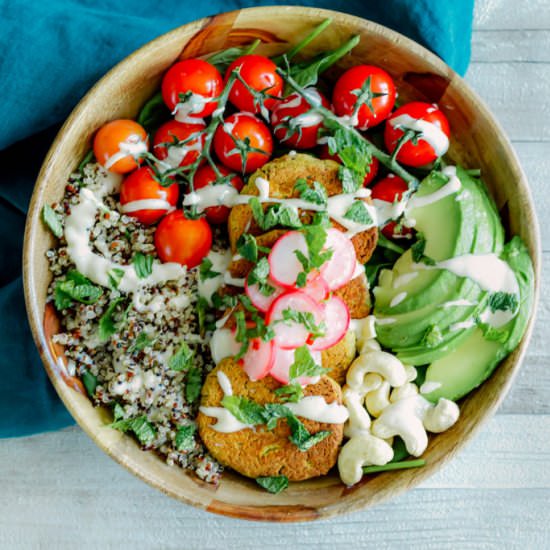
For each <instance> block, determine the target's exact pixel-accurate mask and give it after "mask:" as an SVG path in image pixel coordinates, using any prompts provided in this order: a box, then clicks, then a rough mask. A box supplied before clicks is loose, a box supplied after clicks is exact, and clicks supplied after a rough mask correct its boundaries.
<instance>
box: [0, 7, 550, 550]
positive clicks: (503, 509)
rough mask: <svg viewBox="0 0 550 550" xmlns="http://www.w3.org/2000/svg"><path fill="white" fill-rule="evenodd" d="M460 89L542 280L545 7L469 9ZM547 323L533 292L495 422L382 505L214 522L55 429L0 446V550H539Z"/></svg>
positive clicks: (545, 518) (549, 90)
mask: <svg viewBox="0 0 550 550" xmlns="http://www.w3.org/2000/svg"><path fill="white" fill-rule="evenodd" d="M457 1H460V0H457ZM466 79H467V80H468V82H469V83H470V84H471V85H472V86H473V87H474V88H475V89H476V90H477V91H478V92H479V94H480V95H481V96H482V97H483V98H484V99H485V101H486V102H487V103H488V104H489V106H490V107H491V108H492V110H493V111H494V113H495V115H496V116H497V118H498V119H499V120H500V122H501V123H502V125H503V126H504V128H505V130H506V131H507V132H508V134H509V136H510V137H511V139H512V141H513V142H514V145H515V147H516V150H517V152H518V154H519V156H520V159H521V161H522V163H523V166H524V168H525V170H526V172H527V175H528V177H529V180H530V183H531V188H532V190H533V194H534V197H535V201H536V204H537V208H538V212H539V216H540V219H541V220H542V221H543V225H542V228H541V230H542V242H543V250H544V263H543V271H544V269H545V268H546V269H550V245H548V242H550V228H549V227H548V224H547V223H546V222H547V220H548V217H549V215H550V199H549V197H548V194H549V193H550V183H549V181H550V122H549V119H550V0H530V1H529V2H516V1H515V0H478V5H477V10H476V20H475V32H474V36H473V54H472V65H471V67H470V70H469V72H468V75H467V78H466ZM549 323H550V287H549V286H548V282H547V281H543V286H542V300H541V304H540V307H539V311H538V322H537V327H536V330H535V334H534V337H533V340H532V343H531V347H530V350H529V353H528V355H527V359H526V361H525V363H524V366H523V369H522V370H521V373H520V374H519V376H518V378H517V381H516V383H515V385H514V387H513V389H512V391H511V392H510V394H509V396H508V397H507V398H506V400H505V402H504V404H503V405H502V407H501V409H500V411H499V413H498V414H497V415H496V417H495V418H494V419H493V420H492V421H491V422H489V424H488V425H487V427H486V428H485V430H483V431H482V433H481V434H480V435H479V436H478V437H477V438H476V439H475V440H474V441H473V442H472V443H471V444H470V445H469V447H468V448H467V449H466V450H465V451H464V452H463V453H462V454H461V455H460V456H459V457H458V458H457V459H455V460H454V461H453V462H452V463H451V464H449V465H448V466H447V467H446V468H444V470H442V471H441V472H440V473H439V474H438V475H436V476H434V477H432V478H431V479H430V480H429V481H428V482H427V483H424V484H423V485H422V486H420V487H419V488H418V489H416V490H414V491H411V492H409V493H407V494H405V495H404V496H401V497H400V498H397V499H396V500H394V501H393V502H390V503H387V504H385V505H383V506H380V507H378V508H375V509H373V510H367V511H365V512H359V513H355V514H351V515H348V516H344V517H340V518H335V519H333V520H330V521H324V522H319V523H313V524H292V525H269V524H265V523H250V522H241V521H237V520H231V519H225V518H221V517H218V516H214V515H211V514H207V513H205V512H201V511H199V510H195V509H193V508H191V507H188V506H185V505H183V504H180V503H178V502H175V501H173V500H171V499H169V498H168V497H165V496H163V495H162V494H160V493H158V492H156V491H155V490H153V489H151V488H149V487H148V486H147V485H145V484H144V483H142V482H141V481H138V480H137V479H136V478H134V477H133V476H132V475H130V474H129V473H128V472H126V471H125V470H124V469H123V468H122V467H120V466H118V465H117V464H116V463H115V462H113V461H112V460H111V459H109V458H108V457H107V456H106V455H104V454H103V453H102V452H101V451H100V450H99V449H98V448H96V447H95V446H94V444H93V443H92V441H91V440H89V439H88V438H87V437H86V436H85V435H84V434H83V433H82V432H81V430H80V429H78V428H69V429H67V430H64V431H61V432H57V433H52V434H46V435H39V436H35V437H29V438H24V439H18V440H7V441H0V491H1V492H0V548H1V549H2V550H3V549H14V548H17V549H18V548H48V549H49V548H55V549H57V548H79V549H82V548H102V549H108V548H117V549H118V548H132V549H138V548H163V549H166V548H186V549H188V548H200V549H205V548H224V549H229V548H239V549H240V550H244V549H246V548H262V549H264V550H267V549H268V548H283V547H286V548H294V547H296V546H298V545H299V544H303V545H304V546H305V545H308V546H314V545H315V546H316V547H317V548H331V549H337V548H365V547H367V545H368V546H369V548H373V549H377V550H378V549H384V548H399V549H403V548H407V549H409V548H419V549H429V548H434V549H438V550H440V549H444V548H449V549H451V548H452V549H456V548H482V549H488V548H495V549H496V548H499V549H500V548H521V549H522V550H527V549H537V550H538V549H541V550H542V549H547V548H550V343H549V342H548V336H549V334H548V330H547V329H546V326H547V325H548V324H549Z"/></svg>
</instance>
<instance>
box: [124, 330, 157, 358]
mask: <svg viewBox="0 0 550 550" xmlns="http://www.w3.org/2000/svg"><path fill="white" fill-rule="evenodd" d="M154 342H155V339H154V338H151V337H150V336H149V335H148V334H147V333H146V332H140V333H139V334H138V337H137V338H136V339H135V341H134V343H133V344H132V345H131V346H130V347H129V348H128V353H135V352H136V351H142V350H143V349H144V348H146V347H147V346H149V345H151V344H153V343H154Z"/></svg>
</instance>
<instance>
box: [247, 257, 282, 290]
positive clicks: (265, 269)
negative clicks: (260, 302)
mask: <svg viewBox="0 0 550 550" xmlns="http://www.w3.org/2000/svg"><path fill="white" fill-rule="evenodd" d="M268 276H269V263H268V261H267V258H266V257H263V258H260V259H259V260H258V263H257V264H256V265H255V266H254V267H253V268H252V269H251V270H250V272H249V274H248V278H247V282H248V284H249V285H250V286H252V285H254V284H257V285H258V290H259V291H260V293H261V294H263V295H264V296H271V295H272V294H273V293H274V292H275V287H274V286H272V285H270V284H269V283H268V282H267V278H268Z"/></svg>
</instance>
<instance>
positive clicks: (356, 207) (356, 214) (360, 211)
mask: <svg viewBox="0 0 550 550" xmlns="http://www.w3.org/2000/svg"><path fill="white" fill-rule="evenodd" d="M344 218H346V219H348V220H351V221H352V222H355V223H360V224H362V225H372V223H373V219H372V216H371V215H370V212H369V209H368V208H367V205H366V204H365V202H364V201H362V200H356V201H354V202H353V204H352V205H351V206H350V208H349V210H348V211H347V212H346V213H345V214H344Z"/></svg>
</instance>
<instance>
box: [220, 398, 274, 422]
mask: <svg viewBox="0 0 550 550" xmlns="http://www.w3.org/2000/svg"><path fill="white" fill-rule="evenodd" d="M222 407H225V408H226V409H227V410H228V411H229V412H230V413H231V414H232V415H233V416H234V417H235V418H236V419H237V420H238V421H239V422H242V423H243V424H249V425H251V426H256V425H258V424H265V422H266V417H265V412H264V408H263V407H262V406H261V405H259V404H258V403H255V402H254V401H250V400H249V399H247V398H246V397H242V396H239V395H226V396H225V397H224V398H223V399H222Z"/></svg>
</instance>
